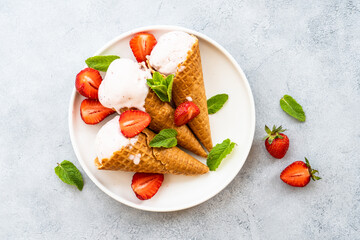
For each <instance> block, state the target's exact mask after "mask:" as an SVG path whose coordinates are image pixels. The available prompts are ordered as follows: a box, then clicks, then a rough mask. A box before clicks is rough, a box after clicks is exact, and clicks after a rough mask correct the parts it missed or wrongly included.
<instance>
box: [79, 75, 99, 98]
mask: <svg viewBox="0 0 360 240" xmlns="http://www.w3.org/2000/svg"><path fill="white" fill-rule="evenodd" d="M101 81H102V77H101V75H100V73H99V71H98V70H95V69H92V68H85V69H83V70H82V71H80V72H79V73H78V74H77V75H76V80H75V87H76V90H77V91H78V92H79V93H80V94H81V95H83V96H84V97H87V98H91V99H98V89H99V86H100V83H101Z"/></svg>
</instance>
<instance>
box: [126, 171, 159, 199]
mask: <svg viewBox="0 0 360 240" xmlns="http://www.w3.org/2000/svg"><path fill="white" fill-rule="evenodd" d="M163 181H164V175H163V174H158V173H135V174H134V176H133V179H132V183H131V188H132V189H133V191H134V193H135V195H136V197H137V198H138V199H140V200H148V199H150V198H152V197H153V196H154V195H155V194H156V193H157V191H158V190H159V188H160V186H161V184H162V182H163Z"/></svg>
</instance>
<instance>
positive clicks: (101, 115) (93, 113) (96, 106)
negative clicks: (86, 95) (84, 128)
mask: <svg viewBox="0 0 360 240" xmlns="http://www.w3.org/2000/svg"><path fill="white" fill-rule="evenodd" d="M114 112H115V111H114V110H113V109H111V108H106V107H104V106H103V105H101V103H100V102H99V101H98V100H95V99H84V100H83V101H82V102H81V105H80V115H81V118H82V120H83V121H84V122H85V123H86V124H91V125H94V124H97V123H99V122H101V121H102V120H104V119H105V118H106V117H107V116H109V115H110V114H113V113H114Z"/></svg>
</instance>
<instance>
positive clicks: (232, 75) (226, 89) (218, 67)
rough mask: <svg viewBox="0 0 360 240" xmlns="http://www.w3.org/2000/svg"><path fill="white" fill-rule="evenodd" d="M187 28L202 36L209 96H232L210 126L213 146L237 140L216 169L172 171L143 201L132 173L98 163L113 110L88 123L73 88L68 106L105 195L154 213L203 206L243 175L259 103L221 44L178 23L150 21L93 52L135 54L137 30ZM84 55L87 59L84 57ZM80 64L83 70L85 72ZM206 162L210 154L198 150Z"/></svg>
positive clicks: (81, 152) (77, 139)
mask: <svg viewBox="0 0 360 240" xmlns="http://www.w3.org/2000/svg"><path fill="white" fill-rule="evenodd" d="M174 30H178V31H184V32H188V33H191V34H193V35H195V36H197V37H198V39H199V41H200V42H199V43H200V52H201V61H202V66H203V72H204V81H205V88H206V95H207V97H208V98H209V97H211V96H213V95H216V94H219V93H227V94H228V95H229V100H228V102H227V103H226V104H225V105H224V107H223V108H222V109H221V110H220V111H219V112H217V113H216V114H214V115H210V116H209V117H210V126H211V133H212V139H213V143H214V145H215V144H216V143H221V142H222V141H223V140H224V139H226V138H230V139H231V140H232V141H233V142H235V143H237V146H236V147H235V148H234V150H233V152H232V153H231V154H230V155H228V156H227V158H225V159H224V160H223V162H222V163H221V165H220V167H219V168H218V169H217V171H215V172H209V173H207V174H205V175H202V176H194V177H189V176H174V175H170V174H167V175H165V180H164V182H163V185H162V186H161V188H160V189H159V191H158V193H157V194H156V195H155V196H154V197H153V198H152V199H150V200H146V201H141V200H139V199H137V198H136V197H135V194H134V193H133V191H132V189H131V186H130V185H131V180H132V175H133V173H127V172H121V171H104V170H102V171H100V170H97V169H96V167H95V165H94V159H95V157H96V153H95V143H94V142H95V136H96V133H97V132H98V130H99V129H100V128H101V126H103V125H104V124H105V123H106V122H107V121H108V120H110V119H112V117H113V115H112V116H110V117H108V118H107V119H106V120H105V121H103V122H102V123H100V124H97V125H93V126H92V125H86V124H85V123H84V122H83V121H82V120H81V117H80V110H79V109H80V103H81V101H82V100H83V99H84V97H82V96H81V95H80V94H78V93H77V92H76V90H75V88H74V90H73V94H72V97H71V100H70V108H69V128H70V137H71V142H72V145H73V147H74V151H75V154H76V156H77V158H78V160H79V162H80V164H81V166H82V167H83V169H84V170H85V172H86V174H87V175H88V176H89V177H90V179H91V180H92V181H93V182H94V183H95V184H96V185H97V186H98V187H99V188H100V189H101V190H102V191H104V192H105V193H106V194H108V195H109V196H110V197H112V198H114V199H116V200H117V201H119V202H121V203H123V204H126V205H128V206H131V207H134V208H138V209H142V210H147V211H154V212H169V211H176V210H181V209H185V208H189V207H193V206H195V205H198V204H200V203H202V202H204V201H206V200H208V199H210V198H211V197H213V196H215V195H216V194H217V193H219V192H220V191H221V190H222V189H224V188H225V187H226V186H227V185H228V184H229V183H230V182H231V181H232V180H233V179H234V177H235V176H236V175H237V174H238V172H239V171H240V169H241V167H242V166H243V164H244V162H245V160H246V158H247V156H248V154H249V151H250V148H251V144H252V141H253V137H254V130H255V106H254V99H253V96H252V92H251V89H250V86H249V83H248V81H247V79H246V77H245V74H244V73H243V71H242V70H241V68H240V67H239V65H238V64H237V63H236V62H235V60H234V58H233V57H232V56H231V55H230V54H229V53H228V52H227V51H226V50H225V49H224V48H223V47H221V46H220V45H219V44H218V43H216V42H215V41H214V40H212V39H210V38H209V37H207V36H205V35H203V34H201V33H198V32H195V31H193V30H189V29H185V28H181V27H175V26H148V27H143V28H138V29H134V30H132V31H130V32H127V33H124V34H121V35H120V36H118V37H116V38H115V39H114V40H112V41H110V42H109V43H108V44H106V45H105V46H104V47H103V48H101V49H100V50H99V51H97V52H96V53H95V54H94V55H108V54H114V55H119V56H120V57H123V58H130V59H134V60H135V58H134V56H133V54H132V52H131V49H130V47H129V41H130V39H131V37H132V36H133V35H134V34H135V33H137V32H142V31H146V32H150V33H152V34H154V35H155V37H156V38H157V39H158V38H159V37H160V36H161V35H162V34H164V33H166V32H168V31H174ZM84 60H85V59H84ZM80 70H81V69H79V71H80ZM193 156H194V157H196V158H197V159H199V160H200V161H202V162H204V163H206V159H203V158H200V157H198V156H195V155H193Z"/></svg>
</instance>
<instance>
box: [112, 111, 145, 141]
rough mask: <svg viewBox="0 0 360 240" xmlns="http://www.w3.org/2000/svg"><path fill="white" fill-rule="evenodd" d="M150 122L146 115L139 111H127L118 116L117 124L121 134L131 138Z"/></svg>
mask: <svg viewBox="0 0 360 240" xmlns="http://www.w3.org/2000/svg"><path fill="white" fill-rule="evenodd" d="M150 122H151V117H150V115H149V114H148V113H146V112H143V111H140V110H132V109H130V110H127V111H125V112H123V113H122V114H121V115H120V119H119V123H120V129H121V132H122V134H123V135H124V136H125V137H128V138H132V137H135V136H136V135H138V134H139V133H141V132H142V130H144V129H145V128H146V127H147V126H149V124H150Z"/></svg>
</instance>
